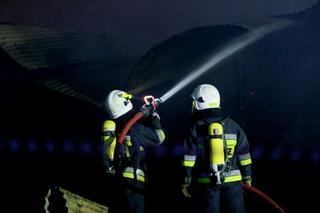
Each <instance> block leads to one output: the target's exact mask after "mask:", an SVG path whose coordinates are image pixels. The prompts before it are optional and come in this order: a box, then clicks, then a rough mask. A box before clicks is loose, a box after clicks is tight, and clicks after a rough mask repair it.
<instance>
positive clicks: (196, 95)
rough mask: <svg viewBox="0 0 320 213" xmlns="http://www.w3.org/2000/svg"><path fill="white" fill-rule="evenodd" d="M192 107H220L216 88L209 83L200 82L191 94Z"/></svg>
mask: <svg viewBox="0 0 320 213" xmlns="http://www.w3.org/2000/svg"><path fill="white" fill-rule="evenodd" d="M191 97H192V98H193V103H192V104H193V107H195V108H196V109H197V110H203V109H209V108H220V94H219V91H218V90H217V88H215V87H214V86H212V85H210V84H201V85H199V86H198V87H197V88H195V89H194V90H193V92H192V94H191Z"/></svg>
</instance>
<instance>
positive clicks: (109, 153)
mask: <svg viewBox="0 0 320 213" xmlns="http://www.w3.org/2000/svg"><path fill="white" fill-rule="evenodd" d="M116 144H117V142H116V138H113V141H112V142H111V144H110V145H109V146H108V147H107V156H108V158H109V159H110V160H113V158H114V150H115V149H116Z"/></svg>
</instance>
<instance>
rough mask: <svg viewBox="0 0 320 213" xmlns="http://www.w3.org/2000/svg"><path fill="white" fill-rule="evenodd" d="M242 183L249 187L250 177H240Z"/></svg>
mask: <svg viewBox="0 0 320 213" xmlns="http://www.w3.org/2000/svg"><path fill="white" fill-rule="evenodd" d="M242 181H243V182H244V184H246V185H249V186H251V182H252V178H251V176H244V177H242Z"/></svg>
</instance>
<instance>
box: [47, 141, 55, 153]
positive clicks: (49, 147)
mask: <svg viewBox="0 0 320 213" xmlns="http://www.w3.org/2000/svg"><path fill="white" fill-rule="evenodd" d="M45 147H46V150H47V152H49V153H52V152H53V151H54V150H55V146H54V143H53V142H47V143H46V144H45Z"/></svg>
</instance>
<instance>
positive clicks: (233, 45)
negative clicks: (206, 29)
mask: <svg viewBox="0 0 320 213" xmlns="http://www.w3.org/2000/svg"><path fill="white" fill-rule="evenodd" d="M291 23H292V22H288V21H277V22H274V23H271V24H269V25H265V26H262V27H260V28H257V29H254V30H252V31H251V32H249V33H247V34H245V35H243V36H241V37H239V38H237V39H235V40H233V41H231V42H230V43H228V44H227V45H226V46H225V47H223V48H222V49H221V51H218V52H217V53H216V54H214V55H213V56H212V57H210V58H209V60H207V62H205V63H204V64H203V65H201V66H200V67H199V68H197V69H195V70H192V71H191V72H190V74H189V75H187V76H186V77H185V78H184V79H182V80H181V81H180V82H179V83H178V84H177V85H175V86H174V87H173V88H171V89H170V90H169V91H167V92H166V93H165V94H164V95H162V96H161V97H160V98H154V97H153V96H145V97H144V102H145V104H144V105H143V107H142V108H141V110H140V112H138V113H137V114H136V115H135V116H134V117H133V118H132V119H131V120H129V121H128V123H127V125H126V126H125V127H124V129H123V130H122V131H121V133H120V136H119V140H118V143H120V144H122V142H123V140H124V137H125V135H126V134H127V132H128V131H129V129H130V128H131V126H132V125H133V124H134V123H135V122H136V121H138V120H139V119H140V118H142V117H144V116H147V115H148V113H150V112H152V111H154V110H155V109H156V108H157V107H158V105H159V104H160V103H164V102H165V101H167V100H168V99H169V98H171V97H172V96H173V95H175V94H176V93H177V92H179V91H180V90H181V89H183V88H184V87H185V86H187V85H188V84H189V83H191V82H192V81H194V80H195V79H197V78H198V77H200V76H201V75H202V74H204V73H206V72H207V71H209V70H210V69H211V68H213V67H214V66H215V65H217V64H218V63H220V62H221V61H222V60H224V59H225V58H227V57H229V56H231V55H233V54H234V53H236V52H238V51H240V50H241V49H243V48H245V47H247V46H249V45H250V44H252V43H254V42H256V41H258V40H259V39H261V38H262V37H264V36H266V35H267V34H269V33H271V32H273V31H275V30H277V29H280V28H284V27H287V26H289V24H291Z"/></svg>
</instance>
